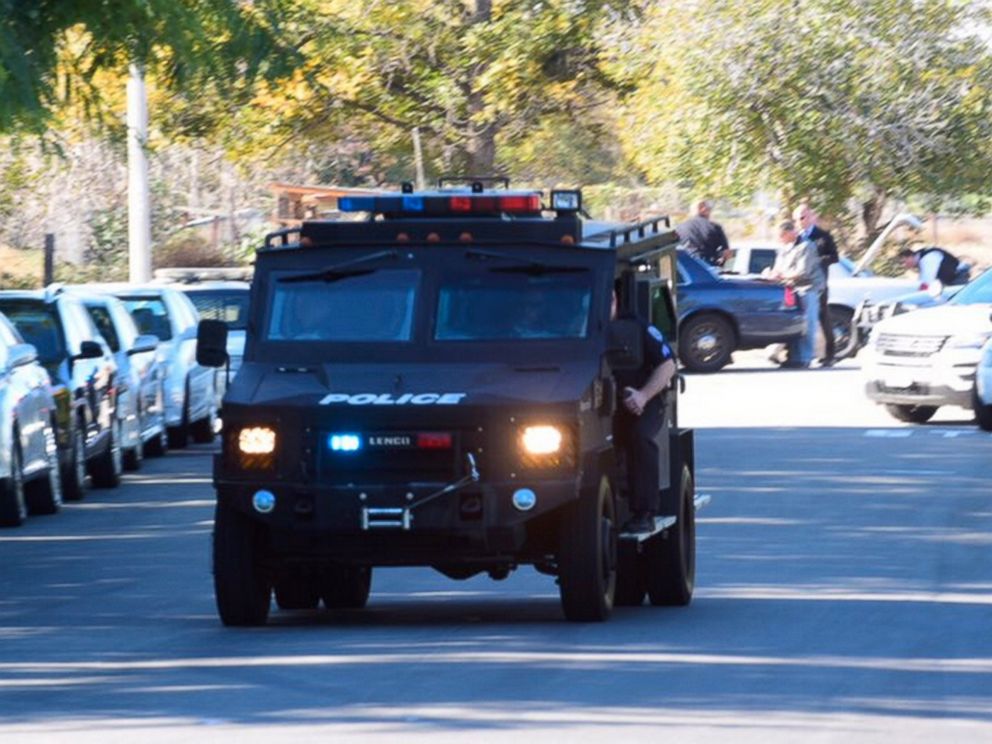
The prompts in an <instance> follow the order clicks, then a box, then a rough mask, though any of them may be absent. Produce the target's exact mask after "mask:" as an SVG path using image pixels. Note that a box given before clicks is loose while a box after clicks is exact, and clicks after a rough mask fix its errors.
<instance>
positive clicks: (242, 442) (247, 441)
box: [238, 426, 276, 455]
mask: <svg viewBox="0 0 992 744" xmlns="http://www.w3.org/2000/svg"><path fill="white" fill-rule="evenodd" d="M238 449H239V450H240V451H241V453H242V454H245V455H271V454H272V453H273V452H275V451H276V433H275V431H273V430H272V429H270V428H269V427H268V426H249V427H246V428H244V429H242V430H241V431H239V432H238Z"/></svg>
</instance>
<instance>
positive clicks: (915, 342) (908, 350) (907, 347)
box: [878, 333, 947, 357]
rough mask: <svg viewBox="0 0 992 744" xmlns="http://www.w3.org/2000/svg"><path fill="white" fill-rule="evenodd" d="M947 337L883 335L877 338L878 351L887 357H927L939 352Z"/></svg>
mask: <svg viewBox="0 0 992 744" xmlns="http://www.w3.org/2000/svg"><path fill="white" fill-rule="evenodd" d="M945 341H947V336H904V335H900V334H896V333H883V334H881V335H880V336H879V337H878V350H879V352H881V353H882V354H885V355H887V356H901V357H928V356H933V355H934V354H936V353H937V352H938V351H940V350H941V349H942V348H943V346H944V342H945Z"/></svg>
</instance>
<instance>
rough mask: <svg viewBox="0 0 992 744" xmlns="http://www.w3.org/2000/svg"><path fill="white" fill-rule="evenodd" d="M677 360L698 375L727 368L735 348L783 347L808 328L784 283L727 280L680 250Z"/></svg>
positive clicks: (758, 280) (749, 279) (740, 279)
mask: <svg viewBox="0 0 992 744" xmlns="http://www.w3.org/2000/svg"><path fill="white" fill-rule="evenodd" d="M678 274H679V275H678V280H677V281H678V296H679V360H680V361H681V362H682V364H683V365H684V366H685V367H686V368H687V369H689V370H692V371H695V372H715V371H717V370H719V369H721V368H722V367H724V366H726V365H727V364H728V363H729V362H730V359H731V354H733V352H734V351H735V350H737V349H760V348H763V347H765V346H768V345H770V344H775V343H784V342H787V341H789V340H791V339H793V338H795V337H797V336H799V335H802V333H803V328H804V320H803V314H802V312H801V311H800V309H799V306H798V303H797V302H796V297H795V294H794V293H793V292H792V291H791V290H787V289H785V288H784V287H783V286H782V285H781V284H777V283H773V282H768V281H764V280H760V279H755V278H736V277H727V276H725V275H721V274H719V273H718V272H717V271H716V269H714V268H713V267H712V266H709V265H708V264H706V263H704V262H703V261H701V260H700V259H698V258H696V257H695V256H692V255H690V254H689V253H687V252H686V251H684V250H681V249H680V250H679V251H678Z"/></svg>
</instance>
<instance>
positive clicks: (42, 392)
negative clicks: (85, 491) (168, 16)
mask: <svg viewBox="0 0 992 744" xmlns="http://www.w3.org/2000/svg"><path fill="white" fill-rule="evenodd" d="M61 506H62V479H61V477H60V473H59V455H58V448H57V446H56V433H55V399H54V398H53V397H52V390H51V385H50V381H49V379H48V373H47V372H46V371H45V369H44V367H42V366H41V365H40V364H39V363H38V351H37V349H35V348H34V347H33V346H32V345H31V344H26V343H24V339H23V338H21V335H20V334H19V333H18V332H17V329H15V328H14V326H13V325H11V323H10V321H8V320H7V318H5V317H4V316H3V315H0V526H3V527H16V526H17V525H19V524H21V523H22V522H23V521H24V519H25V518H26V517H27V515H28V512H30V513H32V514H54V513H55V512H57V511H58V510H59V508H60V507H61Z"/></svg>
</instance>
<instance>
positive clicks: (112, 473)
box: [90, 418, 124, 488]
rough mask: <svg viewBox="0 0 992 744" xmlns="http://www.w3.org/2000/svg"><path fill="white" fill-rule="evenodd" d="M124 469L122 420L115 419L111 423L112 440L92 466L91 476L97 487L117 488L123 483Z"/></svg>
mask: <svg viewBox="0 0 992 744" xmlns="http://www.w3.org/2000/svg"><path fill="white" fill-rule="evenodd" d="M123 471H124V456H123V454H122V452H121V422H120V421H119V420H118V419H116V418H115V419H114V420H113V421H112V422H111V424H110V441H108V442H107V448H106V449H105V450H104V451H103V453H102V454H101V455H100V456H99V457H97V458H96V459H95V460H94V461H93V464H92V465H91V466H90V476H91V477H92V478H93V485H94V486H96V487H97V488H117V486H119V485H120V484H121V473H122V472H123Z"/></svg>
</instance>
